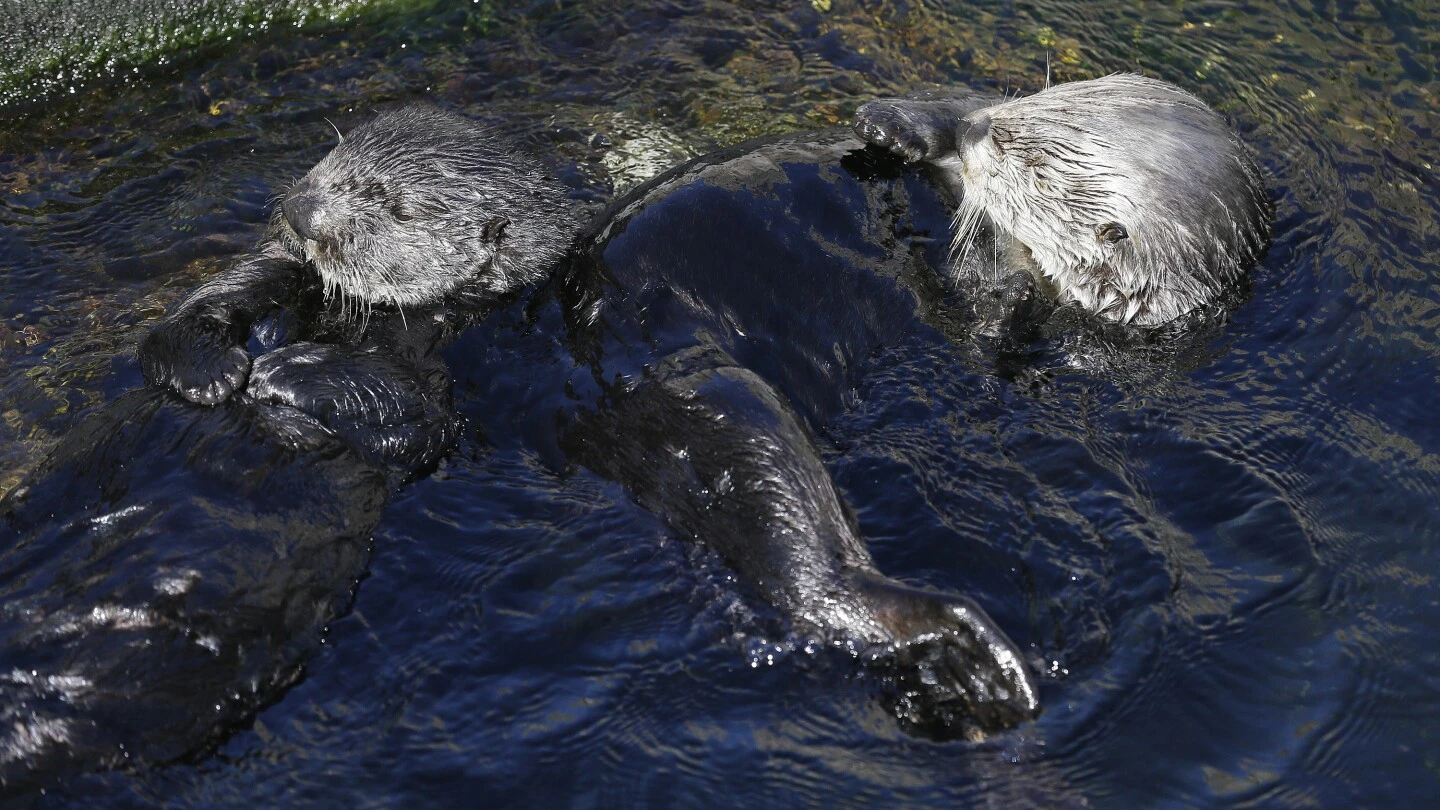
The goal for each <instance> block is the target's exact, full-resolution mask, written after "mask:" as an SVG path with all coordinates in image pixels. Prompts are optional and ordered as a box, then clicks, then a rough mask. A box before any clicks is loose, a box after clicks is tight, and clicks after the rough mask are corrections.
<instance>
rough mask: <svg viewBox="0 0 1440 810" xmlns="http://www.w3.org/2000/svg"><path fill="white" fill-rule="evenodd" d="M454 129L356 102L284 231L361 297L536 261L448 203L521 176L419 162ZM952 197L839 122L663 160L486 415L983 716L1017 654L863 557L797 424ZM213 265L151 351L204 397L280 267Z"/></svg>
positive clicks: (920, 267) (856, 361) (926, 701)
mask: <svg viewBox="0 0 1440 810" xmlns="http://www.w3.org/2000/svg"><path fill="white" fill-rule="evenodd" d="M467 126H473V125H470V124H468V123H467V122H465V121H464V119H460V118H458V117H456V116H454V115H452V114H449V113H445V112H443V111H440V110H438V109H436V108H433V107H424V106H419V107H409V108H405V109H402V110H399V111H396V112H391V113H388V114H384V115H381V116H380V117H378V118H376V119H374V120H372V121H370V122H368V123H366V124H364V125H363V126H361V127H360V128H359V129H357V130H356V131H355V132H352V133H350V134H349V135H348V136H347V137H346V138H345V139H344V141H343V142H342V143H341V144H339V145H338V146H336V148H335V150H334V151H333V152H332V153H331V154H330V155H329V156H328V157H326V158H325V159H324V160H323V161H321V162H320V163H319V164H318V165H317V166H316V167H315V168H314V169H313V170H312V171H311V172H310V173H309V174H308V175H306V177H305V178H304V179H303V180H302V181H301V182H300V184H299V185H298V186H296V188H294V189H292V190H291V191H290V192H289V193H288V194H287V195H285V197H284V200H283V201H282V203H281V205H280V211H281V217H280V218H278V219H277V224H276V227H277V231H278V233H279V237H278V241H279V242H281V243H282V244H285V245H288V246H289V249H290V250H291V251H292V252H293V253H294V254H295V255H298V256H301V257H303V258H304V259H305V260H306V262H307V263H308V266H311V267H313V268H314V269H315V270H316V271H317V272H318V275H319V276H320V278H321V281H322V285H323V286H324V287H325V288H326V289H327V290H329V291H330V292H331V293H332V294H333V295H336V296H338V297H339V298H340V299H341V300H342V301H344V302H347V303H346V304H345V307H344V308H345V309H348V310H350V311H352V312H353V311H360V310H373V314H372V316H371V317H378V316H379V315H380V313H381V312H382V311H387V312H388V311H389V310H391V309H392V308H393V307H395V306H396V305H398V306H399V307H400V309H401V310H402V311H404V310H406V308H407V307H408V306H411V305H413V302H416V301H434V300H437V299H439V298H442V297H444V296H445V294H446V293H447V292H448V291H449V290H451V289H452V288H453V287H454V286H456V285H460V284H462V283H463V284H469V285H472V286H474V285H476V284H477V282H476V278H477V274H476V271H475V269H474V268H476V267H477V266H483V263H484V262H490V263H492V264H495V265H499V266H503V267H504V268H506V269H507V270H510V271H511V272H512V275H511V276H508V277H507V278H521V277H523V275H524V274H525V273H526V272H530V273H534V272H535V271H537V270H543V269H548V266H547V264H545V263H542V264H540V265H538V266H536V267H532V268H525V269H516V268H515V266H514V265H513V264H512V263H511V262H509V261H508V260H507V257H509V256H511V255H512V254H514V255H520V256H535V255H536V254H538V253H539V252H540V251H539V250H538V249H536V248H534V247H532V246H531V242H530V240H532V239H534V238H536V237H535V236H534V233H535V231H536V229H537V228H543V229H549V231H550V233H552V234H553V232H554V229H555V223H554V222H553V221H552V220H549V219H545V218H540V217H532V218H530V219H528V220H525V219H519V218H516V217H513V216H512V217H509V218H508V219H503V220H502V219H496V218H494V217H489V216H483V215H470V214H467V213H466V209H465V207H464V206H465V205H466V203H465V202H464V200H463V199H458V198H467V199H469V200H472V201H473V203H471V205H473V206H474V207H476V209H477V210H488V208H489V207H493V206H494V205H495V204H497V203H494V202H492V201H495V200H500V201H504V200H506V199H507V198H509V197H513V196H515V195H530V194H533V193H534V190H533V189H530V188H525V187H522V186H512V185H502V184H499V183H496V182H494V181H493V180H492V179H491V176H490V174H489V173H488V172H487V171H485V170H484V169H483V168H482V169H478V170H475V171H472V172H457V171H455V170H453V169H452V168H449V167H446V168H443V169H438V170H437V169H434V168H433V166H434V165H435V164H437V163H438V164H440V165H442V166H444V165H445V157H444V156H445V154H446V153H447V150H446V148H445V147H444V145H443V144H439V143H437V140H438V139H437V138H436V136H434V135H433V134H432V133H435V132H442V133H449V132H456V131H458V130H461V129H463V128H465V127H467ZM471 137H473V138H479V137H483V135H482V133H481V131H479V130H478V129H476V130H475V134H473V135H471ZM432 144H434V146H433V148H432ZM877 159H878V162H877ZM842 161H844V163H845V164H846V165H844V166H842V165H841V164H842ZM886 172H888V174H887V173H886ZM432 175H434V176H436V177H439V178H443V185H442V187H443V194H444V195H445V196H444V197H443V198H437V195H438V193H439V190H440V189H439V188H437V186H436V185H434V184H432V183H430V182H428V181H429V178H430V177H431V176H432ZM498 204H502V205H503V204H508V203H498ZM953 207H954V201H953V199H951V198H950V196H949V194H948V191H947V190H946V189H945V188H944V184H943V183H940V182H938V180H936V179H935V178H928V177H927V176H926V175H925V174H924V173H913V172H904V171H903V170H902V169H901V167H900V164H899V163H898V162H897V161H894V160H893V159H890V158H888V157H886V156H884V155H881V154H870V153H867V152H865V151H864V148H863V144H861V143H860V142H858V141H856V140H855V138H854V136H852V135H850V134H849V133H846V132H836V133H830V134H823V135H818V136H817V135H813V134H812V135H806V136H802V137H797V138H788V139H783V140H779V141H774V142H770V143H766V144H759V145H751V146H747V147H739V148H736V149H731V150H727V151H725V152H721V153H717V154H716V155H714V156H711V157H709V158H705V159H702V160H700V161H697V162H694V163H691V164H688V165H687V166H684V167H681V168H680V169H677V170H675V171H673V172H670V173H667V174H666V175H663V176H661V177H659V178H657V179H655V180H654V181H652V182H651V183H649V184H647V185H646V186H644V187H643V188H641V189H637V190H636V191H635V192H633V193H631V194H629V195H627V196H626V197H625V198H623V199H621V200H619V201H617V202H616V203H615V204H614V205H613V206H612V208H611V209H610V210H609V211H608V212H607V213H605V214H603V215H602V216H601V217H600V218H599V220H598V224H597V225H596V226H595V227H594V228H593V229H592V230H591V231H590V232H588V233H586V234H585V235H583V236H582V237H580V238H579V239H578V240H576V241H575V242H574V244H573V245H572V249H571V255H570V257H569V258H568V259H566V260H565V261H564V262H563V263H561V264H560V266H559V268H558V270H557V271H556V272H555V273H554V274H553V276H552V281H551V283H550V284H547V285H545V286H544V287H543V288H542V289H541V290H540V292H539V293H538V295H537V297H535V298H534V299H532V300H531V301H529V302H527V303H526V304H525V305H524V306H525V311H526V312H528V313H529V314H530V317H531V318H533V324H532V327H531V328H533V329H534V330H535V332H536V339H537V340H542V339H544V338H545V337H546V336H547V334H548V336H549V337H553V338H554V339H555V345H556V346H557V352H556V354H555V356H554V362H553V364H551V365H549V366H548V367H542V368H526V369H523V370H517V371H516V373H515V374H512V375H509V377H508V379H510V380H512V381H514V382H515V383H516V384H517V385H520V386H522V387H523V390H519V391H510V392H503V393H502V392H496V396H495V397H494V398H493V400H492V401H489V402H487V405H486V407H485V408H484V409H483V410H484V414H480V415H477V418H480V419H483V421H484V422H485V426H486V428H487V431H489V432H494V433H496V434H499V435H504V434H505V433H509V434H511V435H515V436H524V437H527V440H528V441H533V442H534V443H535V444H537V445H539V447H538V448H537V449H539V450H540V451H541V452H542V453H545V454H546V455H547V456H548V457H550V458H553V459H555V460H556V463H557V465H563V464H564V463H565V459H569V460H573V461H578V462H580V463H582V464H584V465H585V466H587V467H589V468H590V469H592V470H594V471H596V472H598V473H601V474H603V475H606V476H608V477H611V478H613V479H615V480H617V481H619V482H621V483H623V484H624V485H626V487H627V488H628V489H629V490H630V491H631V492H632V493H633V494H634V496H635V497H636V498H637V499H638V500H639V501H640V503H641V504H642V505H644V506H645V507H647V508H649V509H651V510H652V511H654V512H656V513H657V514H659V515H660V516H662V517H663V518H665V519H666V520H667V521H668V522H669V523H670V524H671V525H672V526H673V527H674V528H675V529H676V530H677V531H679V532H681V533H682V534H684V535H686V536H690V537H694V538H696V539H697V540H699V541H700V542H701V543H703V544H704V545H706V546H707V547H709V548H712V549H714V550H715V551H717V552H718V553H719V554H720V556H721V557H722V558H723V559H724V560H725V561H726V562H727V563H729V564H730V565H731V566H733V567H734V568H735V569H736V570H737V572H738V573H739V574H740V575H741V578H742V581H743V582H744V583H745V585H746V586H747V587H748V588H749V589H750V590H751V591H752V592H753V593H755V594H756V595H758V596H759V597H761V598H762V599H763V600H764V601H765V602H767V603H769V604H771V605H774V606H775V607H776V608H778V609H780V611H781V612H782V613H783V614H784V615H785V616H787V617H790V618H791V619H793V620H794V621H795V622H797V623H799V627H798V628H797V629H803V630H804V631H805V632H813V633H818V634H819V635H821V636H823V637H825V638H827V639H829V640H831V641H834V642H835V643H838V644H843V645H847V646H849V647H851V648H852V649H855V650H856V651H857V654H863V655H864V656H866V657H867V658H869V659H873V660H877V661H884V662H891V663H894V662H897V661H898V663H899V665H900V668H901V669H902V670H903V671H905V672H906V673H908V674H909V675H911V676H913V677H909V678H906V679H904V680H906V682H907V683H909V684H910V687H911V689H910V691H909V692H907V694H906V695H903V696H901V699H900V701H899V705H901V706H902V710H903V712H904V714H905V715H906V716H908V717H910V718H911V719H913V720H916V721H919V722H923V723H926V724H938V725H940V726H956V727H959V726H964V727H967V728H975V727H977V726H978V727H981V728H995V727H1003V726H1007V725H1012V724H1014V723H1015V722H1017V721H1019V720H1022V719H1025V718H1028V717H1030V716H1031V715H1033V714H1034V712H1035V711H1036V708H1037V701H1036V695H1035V687H1034V684H1033V682H1032V680H1031V676H1030V675H1029V674H1028V672H1027V671H1026V668H1025V666H1024V664H1023V663H1022V661H1021V658H1020V655H1019V653H1018V651H1017V650H1016V648H1015V647H1014V645H1013V644H1012V643H1011V642H1010V641H1009V639H1008V638H1006V636H1005V635H1004V633H1002V632H1001V631H1000V630H999V629H997V628H996V627H994V626H993V625H992V624H991V622H990V620H989V619H988V618H987V617H986V616H985V614H984V612H983V611H981V610H980V608H979V607H977V606H976V605H975V604H974V603H973V602H971V601H970V600H968V599H965V598H963V597H958V596H950V595H946V594H941V593H935V592H930V591H922V590H918V589H915V588H911V587H908V586H906V585H904V584H902V583H900V582H897V581H895V580H892V579H889V578H887V577H885V576H883V575H882V574H880V573H879V571H877V570H876V568H875V565H874V563H873V561H872V559H871V557H870V554H869V552H868V551H867V550H866V548H865V544H864V543H863V541H862V540H861V539H860V537H859V535H858V532H857V530H856V525H855V521H854V518H853V517H852V516H851V515H850V513H849V511H848V510H847V509H846V508H845V506H844V505H843V504H842V502H841V501H840V499H839V497H838V495H837V493H836V492H835V489H834V487H833V485H832V484H831V482H830V479H829V476H828V474H827V472H826V470H825V468H824V466H823V464H822V463H821V461H820V457H819V453H818V452H817V449H816V447H815V445H814V442H813V439H812V438H811V435H810V429H811V426H818V425H823V424H824V422H825V420H826V419H827V418H828V417H829V416H830V415H831V414H833V413H834V412H835V409H836V408H837V407H838V405H839V403H840V401H841V397H842V394H843V390H844V388H845V386H846V385H848V383H849V381H850V379H851V375H852V373H853V371H854V370H855V369H857V368H859V367H861V366H863V364H864V361H865V360H866V358H868V357H869V356H870V355H871V354H872V353H873V352H874V351H875V350H876V349H877V348H879V347H880V346H883V345H885V344H886V343H887V342H889V341H891V340H893V339H894V338H896V337H897V336H899V335H900V334H901V333H903V332H904V330H906V329H908V328H912V327H913V326H915V325H917V315H918V314H919V313H920V312H921V311H922V310H924V308H926V307H929V306H932V305H933V304H934V302H935V301H936V300H938V299H937V296H936V294H935V293H936V285H937V277H936V275H935V272H934V270H933V269H932V265H933V264H934V263H935V262H939V261H943V257H944V252H945V242H946V237H947V235H948V221H949V217H950V212H951V211H952V210H953ZM737 234H740V235H742V236H743V238H740V239H737V238H736V236H737ZM550 243H551V244H555V243H556V240H555V239H554V238H553V237H552V239H551V242H550ZM561 244H562V245H563V244H564V243H563V242H562V243H561ZM377 262H379V263H380V266H383V267H385V268H386V269H385V270H384V272H381V271H380V270H379V269H377ZM394 268H398V271H397V270H396V269H394ZM407 273H408V275H407ZM207 286H208V287H209V290H211V291H215V294H213V295H212V294H210V292H209V291H207V290H202V291H201V292H200V293H197V295H196V296H195V297H193V299H192V300H191V301H188V302H187V303H186V304H185V305H183V306H182V307H181V309H180V310H179V311H177V312H176V313H175V314H173V315H171V316H169V317H167V318H166V320H165V322H164V323H163V324H162V325H161V326H160V327H159V328H158V329H157V330H156V332H155V334H154V335H152V337H151V339H150V340H149V341H148V342H147V344H146V346H145V347H144V350H143V351H142V361H143V364H144V366H145V369H146V373H147V376H148V377H149V378H150V379H151V380H152V381H154V382H156V383H160V384H162V385H166V386H168V387H171V388H174V389H175V390H177V391H180V392H181V393H183V394H185V395H186V396H188V397H190V398H192V399H195V400H197V401H201V402H212V401H217V400H220V399H223V397H224V396H225V394H226V393H228V391H230V390H235V389H238V388H240V387H241V385H242V384H243V381H244V365H245V363H244V358H245V354H244V352H243V351H242V350H240V349H239V348H238V347H239V339H238V338H239V336H240V335H242V334H243V333H244V331H245V329H246V326H247V324H246V323H245V318H244V317H241V316H248V315H249V313H251V312H253V311H257V310H258V309H260V307H257V306H254V305H253V304H249V303H245V302H248V301H251V300H255V299H257V298H259V299H265V300H269V297H267V296H268V294H266V293H261V294H259V295H258V296H257V295H256V293H255V292H254V291H256V290H265V289H273V288H274V282H273V281H271V280H269V279H265V278H261V277H253V278H240V279H226V278H224V277H222V278H220V279H217V280H216V281H214V282H211V283H210V285H207ZM480 286H484V285H483V283H481V284H480ZM405 296H412V297H409V298H407V297H405ZM231 302H240V303H241V305H240V306H234V305H232V303H231ZM407 317H408V318H409V320H410V321H411V323H412V328H414V329H419V330H426V329H429V328H430V327H429V326H428V325H427V323H426V322H425V319H420V318H416V317H415V316H414V315H409V316H407ZM547 330H548V331H547ZM227 341H228V342H227ZM473 343H474V341H473V340H470V339H467V344H466V345H473ZM448 356H449V359H450V360H451V361H452V362H453V363H457V368H461V369H463V370H464V371H469V370H470V369H469V367H470V366H473V365H475V364H476V362H477V361H472V360H469V359H467V358H465V357H464V347H461V348H458V349H457V350H456V352H454V353H450V354H449V355H448ZM217 359H218V362H217ZM576 369H580V371H576ZM797 408H798V410H799V415H797V412H796V409H797ZM807 423H808V425H807Z"/></svg>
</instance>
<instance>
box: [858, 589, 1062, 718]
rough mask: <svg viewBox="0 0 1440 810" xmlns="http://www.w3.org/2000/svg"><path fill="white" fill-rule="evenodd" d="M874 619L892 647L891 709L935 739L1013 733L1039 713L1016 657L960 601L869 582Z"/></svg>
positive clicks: (978, 613) (973, 608)
mask: <svg viewBox="0 0 1440 810" xmlns="http://www.w3.org/2000/svg"><path fill="white" fill-rule="evenodd" d="M860 584H861V586H862V589H863V591H864V593H865V595H866V598H867V599H868V601H869V602H870V604H871V606H872V607H873V608H874V610H875V615H876V618H877V619H878V620H879V621H880V623H881V624H882V625H884V626H885V627H886V628H887V629H888V630H889V631H890V632H891V633H892V634H893V635H894V636H895V638H896V639H897V640H896V642H895V643H894V645H893V655H891V656H887V657H886V660H888V661H890V662H891V663H892V664H893V665H894V667H895V669H894V672H893V677H894V683H895V687H896V688H895V690H894V692H893V694H891V695H890V696H889V701H890V702H891V703H892V705H891V709H892V711H894V713H895V714H896V716H897V717H899V718H900V719H901V720H904V721H905V722H907V723H909V724H910V725H912V726H914V727H916V728H919V729H922V730H924V731H927V732H929V733H934V734H939V735H946V736H949V735H952V734H954V733H956V732H960V733H968V734H971V735H975V734H979V733H983V732H984V731H991V730H997V729H1003V728H1010V727H1012V726H1015V725H1018V724H1020V723H1022V722H1025V721H1027V720H1030V719H1033V718H1034V717H1035V716H1036V715H1037V714H1039V711H1040V703H1039V698H1038V693H1037V689H1036V685H1035V681H1034V678H1033V676H1032V675H1031V674H1030V672H1029V670H1028V669H1027V668H1026V666H1025V663H1024V661H1023V660H1022V659H1021V657H1020V651H1019V649H1018V648H1016V646H1015V644H1014V642H1012V641H1010V639H1009V638H1007V637H1006V636H1005V634H1004V633H1003V632H1001V631H1000V629H999V628H998V627H996V626H995V624H994V622H992V621H991V619H990V617H989V616H987V615H985V612H984V611H983V610H981V609H980V607H979V606H978V605H976V604H975V603H974V602H973V601H971V600H969V599H966V598H965V597H963V596H954V595H949V594H941V593H935V592H932V591H924V590H920V589H918V588H911V587H908V586H906V585H903V584H901V583H899V582H895V581H893V580H887V579H884V578H881V577H878V576H873V575H872V576H868V577H866V578H865V581H863V582H861V583H860Z"/></svg>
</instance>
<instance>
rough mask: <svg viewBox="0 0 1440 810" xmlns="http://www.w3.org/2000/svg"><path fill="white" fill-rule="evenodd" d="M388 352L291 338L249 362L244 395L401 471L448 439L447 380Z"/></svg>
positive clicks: (429, 457) (419, 464)
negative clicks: (293, 413) (289, 411)
mask: <svg viewBox="0 0 1440 810" xmlns="http://www.w3.org/2000/svg"><path fill="white" fill-rule="evenodd" d="M439 374H442V372H441V371H440V370H439V368H435V369H431V370H429V371H428V372H427V371H425V370H422V369H419V368H416V367H415V366H413V365H411V364H410V363H409V362H407V361H405V360H403V359H401V358H398V357H395V356H392V355H388V354H372V353H368V352H364V351H359V350H352V349H349V348H346V347H342V346H334V345H329V344H317V343H304V342H301V343H292V344H290V345H288V346H285V347H283V348H280V349H277V350H275V351H273V352H270V353H268V354H265V355H262V356H261V357H259V358H258V359H257V360H256V361H255V368H254V371H253V373H252V374H251V375H250V385H249V387H248V388H247V389H246V392H245V395H246V397H247V398H249V399H251V400H252V401H255V402H258V403H261V404H264V405H272V406H273V405H279V406H284V407H289V408H294V409H295V410H298V411H300V412H302V413H304V414H306V415H308V416H310V417H312V418H313V419H315V420H316V421H318V422H319V423H320V424H322V425H324V426H325V427H326V429H328V430H330V431H332V432H333V433H335V434H336V435H339V436H340V437H342V438H343V439H344V440H345V441H346V442H348V443H349V444H350V445H351V447H353V448H354V449H355V450H356V451H357V452H359V453H360V454H361V455H362V456H364V457H366V458H368V459H371V460H373V461H377V462H380V463H383V464H387V465H393V466H396V467H399V468H402V469H405V470H418V469H422V468H424V467H427V466H429V465H430V464H432V463H433V462H434V461H435V460H437V459H438V458H439V456H440V454H441V453H442V452H443V451H444V450H445V449H446V448H447V447H448V446H449V443H450V441H451V440H452V439H453V438H454V427H455V423H454V418H453V415H452V413H451V411H450V407H449V404H448V402H446V401H445V399H444V397H443V396H442V392H444V391H447V390H448V389H449V379H448V377H445V378H443V379H442V378H440V377H437V376H434V375H439Z"/></svg>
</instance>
